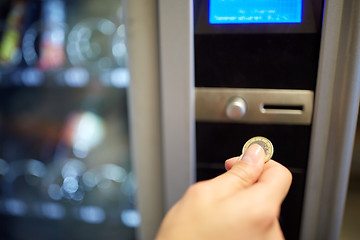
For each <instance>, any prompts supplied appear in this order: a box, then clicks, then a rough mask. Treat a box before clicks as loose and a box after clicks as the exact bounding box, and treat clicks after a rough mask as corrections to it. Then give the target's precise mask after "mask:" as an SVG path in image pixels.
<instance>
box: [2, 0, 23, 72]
mask: <svg viewBox="0 0 360 240" xmlns="http://www.w3.org/2000/svg"><path fill="white" fill-rule="evenodd" d="M25 13H26V4H25V1H23V0H15V1H13V3H12V7H11V10H10V13H9V15H8V17H7V19H6V23H5V29H4V34H3V37H2V39H1V43H0V63H1V65H4V66H8V65H16V64H18V63H19V62H20V61H21V51H20V49H19V46H20V42H21V35H22V31H23V23H24V18H25Z"/></svg>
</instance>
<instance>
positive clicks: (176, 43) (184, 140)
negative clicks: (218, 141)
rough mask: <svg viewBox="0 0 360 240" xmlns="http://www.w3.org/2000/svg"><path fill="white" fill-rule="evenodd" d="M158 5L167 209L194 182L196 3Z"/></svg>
mask: <svg viewBox="0 0 360 240" xmlns="http://www.w3.org/2000/svg"><path fill="white" fill-rule="evenodd" d="M158 4H159V24H160V44H159V46H160V59H161V67H160V69H161V71H160V72H161V76H160V77H161V100H162V101H161V102H162V106H161V114H162V118H161V120H162V136H163V176H164V183H163V184H164V198H165V199H164V201H165V209H169V208H170V207H171V206H172V205H173V204H174V203H175V202H177V201H178V200H179V199H180V198H181V197H182V195H183V194H184V192H185V191H186V190H187V188H188V187H189V186H190V185H191V184H192V183H194V182H195V114H194V113H195V110H194V107H195V98H194V96H195V94H194V64H193V63H194V60H193V55H194V47H193V22H192V21H193V12H192V6H193V3H192V1H191V0H183V1H179V0H160V1H158ZM159 134H160V132H159Z"/></svg>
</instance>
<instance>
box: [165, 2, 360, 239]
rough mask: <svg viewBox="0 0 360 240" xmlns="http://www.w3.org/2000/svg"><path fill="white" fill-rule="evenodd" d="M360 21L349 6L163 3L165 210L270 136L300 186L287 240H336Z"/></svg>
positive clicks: (286, 209)
mask: <svg viewBox="0 0 360 240" xmlns="http://www.w3.org/2000/svg"><path fill="white" fill-rule="evenodd" d="M172 8H174V9H176V10H174V11H171V10H169V9H172ZM357 10H359V5H358V3H357V1H351V0H349V1H346V0H345V1H332V0H327V1H323V0H291V1H290V0H288V1H272V0H268V1H260V0H254V1H247V0H231V1H230V0H221V1H220V0H198V1H186V3H185V2H184V1H183V2H182V3H178V4H177V3H175V1H171V3H169V2H167V1H160V42H161V43H162V45H161V46H162V47H161V49H160V50H161V59H162V62H161V64H162V66H171V65H176V66H177V67H176V68H175V67H174V68H172V69H171V70H172V71H171V72H170V71H169V70H168V69H167V68H164V69H162V70H161V73H162V85H163V86H165V89H166V92H165V91H164V92H163V93H162V97H163V98H162V99H163V101H164V103H163V108H162V109H163V122H164V129H163V130H164V139H165V140H167V146H165V148H164V156H165V159H164V169H165V172H164V182H165V188H164V191H165V206H166V207H167V208H169V207H170V206H171V205H172V204H173V203H174V202H175V201H176V199H178V198H179V196H181V194H182V193H183V191H184V190H185V189H186V186H188V185H189V184H191V183H192V182H195V181H201V180H205V179H210V178H213V177H215V176H217V175H219V174H221V173H223V172H225V169H224V161H225V160H226V159H228V158H231V157H234V156H239V155H240V154H241V149H242V146H243V145H244V143H245V142H246V141H247V140H248V139H250V138H252V137H255V136H264V137H266V138H268V139H270V140H271V141H272V143H273V145H274V149H275V150H274V156H273V159H274V160H275V161H278V162H279V163H281V164H283V165H284V166H286V167H287V168H288V169H289V170H290V171H291V172H292V175H293V182H292V186H291V188H290V191H289V194H288V196H287V197H286V199H285V201H284V203H283V205H282V209H281V214H280V217H279V221H280V224H281V227H282V230H283V233H284V236H285V238H286V239H337V238H338V236H339V231H340V226H341V218H342V211H343V206H344V199H345V195H346V188H347V179H348V174H349V166H350V164H349V163H350V159H351V152H352V146H353V139H354V133H355V126H356V119H357V113H358V103H359V94H358V92H359V81H360V79H359V75H358V67H357V66H358V62H359V59H358V58H359V55H358V54H359V42H360V41H359V31H358V26H359V19H358V14H357V13H356V11H357ZM169 11H170V12H169ZM174 26H175V27H174ZM170 49H173V51H174V52H175V53H169V51H170ZM178 92H181V93H182V96H181V95H180V93H178ZM178 106H179V107H178ZM175 118H176V119H177V121H176V123H174V124H172V122H173V121H174V119H175ZM182 122H186V123H187V125H184V126H185V127H186V128H185V129H186V131H184V128H181V129H182V132H180V131H177V130H174V129H175V128H176V126H180V125H181V124H182ZM175 124H176V126H175ZM181 126H183V125H181ZM174 133H176V137H174ZM183 139H188V141H187V143H193V142H194V144H193V145H191V146H194V147H193V148H192V147H187V146H186V144H185V143H184V142H185V141H183ZM176 143H177V144H178V145H176V146H177V147H176V148H175V144H176ZM184 156H187V158H185V159H184Z"/></svg>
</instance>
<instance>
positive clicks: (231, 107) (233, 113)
mask: <svg viewBox="0 0 360 240" xmlns="http://www.w3.org/2000/svg"><path fill="white" fill-rule="evenodd" d="M245 113H246V102H245V101H244V99H242V98H241V97H234V98H232V99H230V101H229V103H228V104H227V106H226V116H228V118H230V119H232V120H239V119H241V118H242V117H243V116H244V115H245Z"/></svg>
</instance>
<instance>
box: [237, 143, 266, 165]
mask: <svg viewBox="0 0 360 240" xmlns="http://www.w3.org/2000/svg"><path fill="white" fill-rule="evenodd" d="M241 161H244V162H248V163H253V164H256V163H258V162H259V161H262V162H263V163H264V162H265V151H264V149H263V148H262V147H261V146H260V145H258V144H252V145H250V147H249V148H248V149H247V150H246V152H245V153H244V155H243V156H242V158H241Z"/></svg>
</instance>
